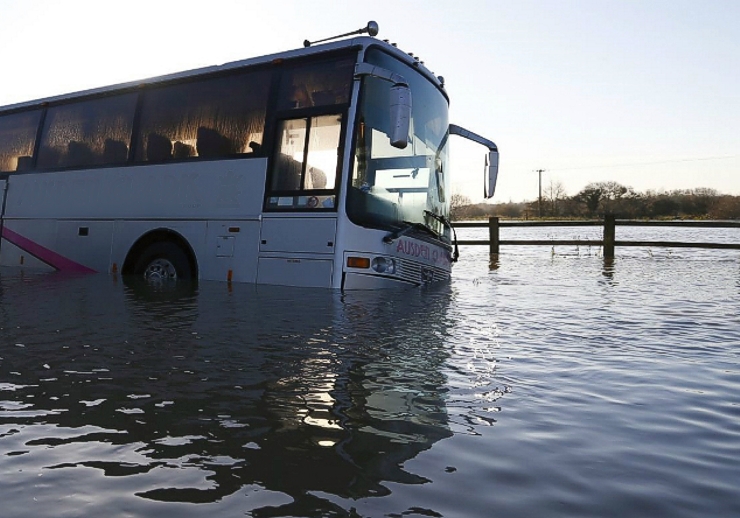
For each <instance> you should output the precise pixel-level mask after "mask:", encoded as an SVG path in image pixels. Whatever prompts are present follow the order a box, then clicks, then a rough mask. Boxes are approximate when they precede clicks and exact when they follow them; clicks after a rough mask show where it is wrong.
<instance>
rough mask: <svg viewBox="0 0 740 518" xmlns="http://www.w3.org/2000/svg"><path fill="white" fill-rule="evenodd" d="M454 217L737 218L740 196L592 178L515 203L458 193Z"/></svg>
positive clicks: (454, 199) (554, 186) (553, 186)
mask: <svg viewBox="0 0 740 518" xmlns="http://www.w3.org/2000/svg"><path fill="white" fill-rule="evenodd" d="M451 204H452V207H451V216H452V219H453V220H457V221H460V220H466V219H478V218H487V217H489V216H499V217H504V218H522V219H529V218H537V217H543V218H600V217H603V216H604V214H614V215H616V216H617V217H618V218H625V219H646V218H649V219H665V218H686V219H740V196H729V195H725V194H720V193H719V192H718V191H716V190H715V189H708V188H699V189H682V190H675V191H660V192H659V191H652V190H649V191H646V192H644V193H641V192H637V191H635V190H634V189H632V188H631V187H626V186H624V185H621V184H619V183H617V182H595V183H590V184H588V185H587V186H586V187H584V188H583V189H582V190H581V191H580V192H579V193H578V194H575V195H573V196H567V195H566V194H565V189H564V188H563V186H562V184H560V183H551V184H550V185H549V186H548V187H547V188H546V189H544V190H543V193H542V200H541V202H540V200H535V201H525V202H520V203H513V202H509V203H495V204H489V203H477V204H474V203H471V201H470V199H469V198H467V197H466V196H463V195H460V194H453V195H452V199H451Z"/></svg>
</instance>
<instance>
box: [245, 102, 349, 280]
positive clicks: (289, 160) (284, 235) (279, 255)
mask: <svg viewBox="0 0 740 518" xmlns="http://www.w3.org/2000/svg"><path fill="white" fill-rule="evenodd" d="M342 119H343V116H342V114H339V113H333V114H321V115H314V116H311V115H308V116H305V117H298V118H292V119H286V120H282V121H279V122H278V138H277V142H276V148H277V149H276V152H275V154H274V155H273V159H272V165H271V168H270V169H271V171H270V173H271V174H270V179H269V181H268V185H267V193H266V196H265V214H264V216H263V220H262V229H261V235H260V260H259V268H258V275H257V282H258V283H264V284H284V285H289V286H322V287H329V286H331V278H332V273H333V264H334V263H333V256H334V248H335V246H334V243H335V241H336V231H337V209H336V203H337V185H338V182H337V172H338V170H339V157H340V156H341V134H342Z"/></svg>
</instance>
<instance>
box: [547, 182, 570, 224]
mask: <svg viewBox="0 0 740 518" xmlns="http://www.w3.org/2000/svg"><path fill="white" fill-rule="evenodd" d="M545 199H546V200H547V202H548V205H549V206H550V211H549V212H550V216H559V215H560V211H559V210H558V208H559V205H560V201H561V200H563V199H565V187H564V186H563V183H562V182H561V181H553V180H552V179H550V185H548V186H547V187H545Z"/></svg>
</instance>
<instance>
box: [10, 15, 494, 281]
mask: <svg viewBox="0 0 740 518" xmlns="http://www.w3.org/2000/svg"><path fill="white" fill-rule="evenodd" d="M363 33H368V34H369V35H368V36H364V35H362V34H363ZM355 34H357V36H355ZM376 34H377V24H375V23H374V22H371V23H370V24H368V26H367V27H366V28H364V29H361V30H359V31H356V33H351V34H349V35H344V36H353V37H351V38H345V39H342V40H339V41H332V42H329V43H322V44H320V45H311V44H310V43H309V42H306V43H305V44H304V48H302V49H299V50H294V51H289V52H284V53H280V54H275V55H269V56H264V57H259V58H254V59H248V60H244V61H239V62H234V63H228V64H225V65H221V66H214V67H209V68H204V69H199V70H193V71H188V72H182V73H177V74H171V75H166V76H162V77H156V78H152V79H148V80H144V81H138V82H133V83H127V84H122V85H116V86H110V87H105V88H99V89H94V90H89V91H84V92H79V93H73V94H68V95H61V96H57V97H52V98H48V99H42V100H38V101H32V102H26V103H21V104H15V105H12V106H7V107H3V108H0V193H1V194H2V196H1V197H0V229H1V231H2V239H1V240H0V264H1V265H3V266H21V267H27V268H36V269H47V270H50V271H52V270H58V271H69V272H110V273H115V274H118V273H120V274H131V275H138V276H144V277H145V278H147V279H149V280H150V281H152V282H163V281H168V280H175V279H203V280H224V281H234V282H250V283H258V284H279V285H287V286H306V287H327V288H340V289H374V288H383V287H390V286H398V285H417V286H419V285H423V284H426V283H430V282H435V281H440V280H445V279H449V276H450V269H451V265H452V263H453V262H454V261H455V260H456V259H457V250H456V243H455V237H454V229H453V228H452V226H451V225H450V222H449V219H448V216H449V208H450V172H449V167H448V138H449V136H450V135H460V136H462V137H463V138H467V139H471V140H474V141H476V142H478V143H480V144H482V145H484V146H486V147H487V148H488V154H487V157H486V158H487V160H486V168H485V170H484V175H485V178H484V183H485V186H486V187H485V190H486V191H487V192H486V193H485V194H486V196H489V197H490V196H491V195H493V191H494V188H495V182H496V176H497V171H498V150H497V149H496V146H495V144H493V142H491V141H490V140H487V139H485V138H482V137H480V136H478V135H476V134H474V133H472V132H470V131H468V130H465V129H463V128H461V127H459V126H455V125H452V124H449V122H448V102H449V99H448V96H447V93H446V92H445V89H444V82H443V80H442V78H440V77H436V76H435V75H434V74H432V73H431V72H430V71H429V70H427V68H426V67H425V66H424V65H423V64H422V63H421V62H419V61H418V59H415V58H414V57H412V56H411V55H409V54H407V53H404V52H402V51H401V50H399V49H398V48H396V46H394V45H392V44H389V43H388V42H384V41H380V40H378V39H376V38H375V37H374V36H375V35H376ZM330 39H332V38H330Z"/></svg>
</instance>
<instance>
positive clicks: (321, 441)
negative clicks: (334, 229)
mask: <svg viewBox="0 0 740 518" xmlns="http://www.w3.org/2000/svg"><path fill="white" fill-rule="evenodd" d="M0 290H1V292H0V297H2V301H3V304H2V305H1V306H0V308H1V310H0V311H2V314H1V315H0V327H2V333H3V335H2V337H3V338H2V347H3V349H2V351H3V353H2V360H1V361H0V380H2V384H0V399H7V400H8V401H3V402H0V405H1V406H2V409H1V411H0V455H2V456H3V458H4V459H5V460H4V461H3V462H4V465H5V466H6V467H7V468H12V471H13V474H12V475H11V476H10V477H8V478H4V479H3V481H2V483H0V487H2V488H3V490H2V491H3V493H5V492H6V491H9V490H10V488H11V487H15V488H22V489H20V490H21V491H28V492H29V496H31V494H33V499H34V500H35V501H36V502H37V503H38V502H40V503H39V504H38V508H39V510H40V511H41V513H40V515H43V514H44V513H48V515H51V514H53V509H54V506H55V505H58V502H59V499H60V498H68V499H71V500H72V501H77V502H78V503H80V504H82V505H85V506H89V507H90V508H91V509H97V508H101V509H102V508H104V507H105V508H108V507H109V506H111V505H112V506H113V508H114V510H115V508H116V506H117V505H120V507H118V511H119V512H123V511H124V510H125V509H127V508H129V507H130V506H132V505H133V506H134V508H136V507H137V504H132V501H131V499H132V497H133V495H136V497H139V498H138V499H137V500H141V499H147V500H151V501H160V502H182V503H209V502H218V501H220V500H222V499H225V498H227V497H229V495H233V494H235V493H238V492H242V493H243V494H249V493H250V492H251V493H255V492H257V493H259V495H260V496H259V498H254V504H255V505H254V507H252V506H248V507H249V508H250V509H252V512H253V515H254V516H261V515H264V516H272V515H286V514H288V515H296V516H303V515H306V514H307V513H308V512H309V510H310V512H311V513H319V514H320V511H321V510H322V509H323V510H324V511H326V512H329V511H331V509H332V508H333V504H331V503H330V502H329V501H328V500H326V499H324V498H322V497H321V496H320V495H321V494H324V493H328V494H331V495H337V496H339V497H342V498H360V497H364V496H373V495H383V494H387V493H388V489H387V488H386V484H387V483H388V482H398V483H403V484H416V483H422V482H424V481H425V479H424V478H423V477H421V476H419V475H415V474H413V473H411V472H408V471H406V470H405V469H404V468H403V464H404V462H405V461H407V460H409V459H412V458H414V457H415V456H416V455H417V454H418V453H419V452H421V451H423V450H426V449H428V448H430V446H431V445H432V444H434V443H435V442H437V441H439V440H441V439H444V438H446V437H449V436H450V435H451V433H452V432H451V431H450V429H449V426H448V418H447V413H446V409H445V402H444V397H445V390H446V389H445V377H444V375H443V374H442V372H441V367H442V366H443V364H444V363H445V361H446V359H447V357H448V352H447V350H446V349H445V344H444V341H443V338H444V336H445V334H446V333H447V328H448V325H449V323H448V320H447V316H446V312H447V307H448V304H449V300H450V291H449V288H444V287H442V288H440V289H436V288H435V289H434V290H431V291H426V292H422V291H418V290H412V291H409V292H404V293H403V295H402V296H398V297H395V298H393V299H389V298H388V297H387V296H383V295H382V294H372V293H363V294H341V293H338V292H333V291H327V290H304V289H300V290H296V289H290V288H273V287H270V288H263V287H254V286H242V285H235V286H228V285H226V284H221V283H213V284H209V283H201V284H200V285H199V286H194V285H193V286H185V287H179V288H177V289H168V288H167V287H163V288H160V289H157V290H153V289H152V288H151V287H149V286H145V285H140V284H138V283H131V282H129V283H127V284H124V283H122V282H121V281H120V280H116V279H111V280H109V279H108V278H101V276H85V277H77V278H70V277H62V276H49V275H38V276H30V277H29V276H25V277H21V276H8V275H4V276H2V277H1V278H0ZM11 301H12V302H11ZM408 330H412V332H408ZM101 474H102V475H104V476H105V477H108V478H109V479H110V480H118V481H120V483H110V482H108V483H100V482H92V484H93V487H94V488H95V490H94V493H91V492H90V491H88V490H87V489H86V487H85V486H86V485H89V484H90V483H91V481H93V480H99V479H98V477H99V475H101ZM40 475H43V477H45V478H46V479H48V480H51V479H55V480H60V479H61V478H63V479H64V480H65V485H64V487H66V488H68V489H67V491H68V493H67V494H64V495H62V494H59V488H58V487H55V488H54V489H53V490H52V488H51V486H50V487H48V488H47V489H48V490H49V491H48V493H49V494H48V495H46V496H48V497H49V498H48V500H46V502H47V503H46V507H45V505H44V501H45V499H44V496H45V495H44V493H45V492H46V491H45V488H44V487H43V486H38V485H37V482H38V481H39V476H40ZM102 488H108V489H109V490H110V491H112V493H106V491H101V489H102ZM258 490H259V491H258ZM127 506H128V507H127ZM260 509H262V510H261V511H260ZM15 511H16V512H19V513H20V510H18V509H16V510H15ZM21 514H22V513H20V514H19V515H21ZM113 514H115V512H114V513H113ZM91 515H92V514H91ZM106 515H108V516H111V513H110V512H109V511H108V512H107V513H106Z"/></svg>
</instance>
